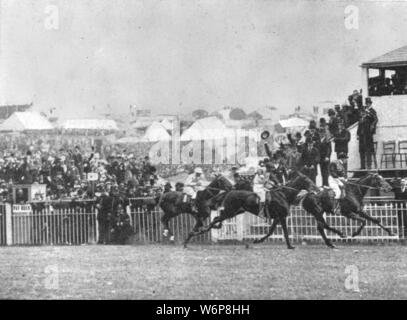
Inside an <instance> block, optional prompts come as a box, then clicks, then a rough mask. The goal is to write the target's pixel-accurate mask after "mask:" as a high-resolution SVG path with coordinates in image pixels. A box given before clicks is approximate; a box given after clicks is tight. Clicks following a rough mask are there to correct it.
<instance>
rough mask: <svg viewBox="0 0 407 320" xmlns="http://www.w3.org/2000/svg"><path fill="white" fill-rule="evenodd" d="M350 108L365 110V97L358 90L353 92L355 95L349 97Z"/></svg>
mask: <svg viewBox="0 0 407 320" xmlns="http://www.w3.org/2000/svg"><path fill="white" fill-rule="evenodd" d="M348 101H349V104H350V106H351V107H352V108H353V109H358V110H360V109H362V108H363V97H362V92H361V91H358V90H353V93H352V94H351V95H350V96H349V97H348Z"/></svg>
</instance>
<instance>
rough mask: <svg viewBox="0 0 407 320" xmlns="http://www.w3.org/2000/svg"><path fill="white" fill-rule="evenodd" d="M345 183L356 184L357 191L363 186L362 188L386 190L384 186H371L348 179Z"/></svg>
mask: <svg viewBox="0 0 407 320" xmlns="http://www.w3.org/2000/svg"><path fill="white" fill-rule="evenodd" d="M346 183H347V184H351V185H354V186H358V188H359V191H360V187H364V188H368V189H374V190H383V191H386V190H385V189H384V188H382V187H372V186H368V185H366V184H360V183H356V182H350V181H346Z"/></svg>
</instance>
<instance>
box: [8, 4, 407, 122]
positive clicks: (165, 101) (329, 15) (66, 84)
mask: <svg viewBox="0 0 407 320" xmlns="http://www.w3.org/2000/svg"><path fill="white" fill-rule="evenodd" d="M0 1H1V3H2V7H1V17H0V22H1V38H0V44H1V48H0V49H1V60H0V67H1V72H0V77H1V78H0V80H1V81H0V90H1V91H0V100H1V102H2V103H10V104H13V103H23V102H30V101H33V102H34V104H35V105H36V106H37V108H38V109H42V110H47V109H49V108H51V107H56V108H57V109H58V110H59V111H60V113H62V114H63V115H65V116H67V115H69V116H80V115H85V114H87V112H88V111H89V110H91V108H92V106H93V105H95V106H96V107H98V108H99V109H100V108H105V107H106V105H108V104H110V106H111V108H114V109H116V110H118V111H119V112H125V111H127V110H128V107H129V105H130V104H135V105H137V106H139V107H145V108H151V109H152V110H153V112H155V113H177V112H185V111H192V110H194V109H196V108H206V109H208V110H210V111H212V110H216V109H218V108H221V107H222V106H225V105H229V106H236V107H243V108H245V109H246V110H254V109H256V108H257V107H261V106H264V105H274V106H276V107H277V108H278V109H279V110H280V111H281V112H285V111H284V110H285V108H288V111H292V110H293V109H294V107H295V106H297V105H303V106H310V105H312V104H316V103H318V102H319V101H323V100H336V101H343V100H344V99H345V98H346V96H347V95H348V94H349V93H350V92H351V91H352V90H353V89H354V88H358V89H359V88H361V79H362V77H361V70H360V67H359V65H360V64H361V63H362V62H364V61H366V60H369V59H371V58H374V57H376V56H378V55H380V54H383V53H385V52H387V51H389V50H392V49H395V48H398V47H401V46H403V45H406V44H407V33H406V32H405V31H406V30H407V3H405V2H404V3H403V2H372V1H363V2H358V1H352V2H349V1H324V2H323V1H261V0H258V1H234V0H224V1H191V0H185V1H178V0H171V1H154V0H148V1H147V0H146V1H137V0H116V1H115V0H108V1H105V0H69V1H68V0H63V1H62V0H52V1H51V0H48V1H43V0H32V1H29V0H15V1H11V0H0ZM349 4H353V5H356V6H357V7H358V8H359V29H358V30H347V29H346V28H345V25H344V18H345V16H346V14H345V12H344V10H345V7H346V6H347V5H349ZM49 5H55V6H56V8H57V9H58V14H59V23H58V27H57V29H56V30H55V29H49V28H47V26H49V24H47V23H48V22H49V18H50V14H51V13H50V12H49V11H46V10H49V9H46V8H47V6H49ZM48 8H49V7H48ZM47 12H48V13H47ZM47 19H48V20H47ZM53 26H55V25H53Z"/></svg>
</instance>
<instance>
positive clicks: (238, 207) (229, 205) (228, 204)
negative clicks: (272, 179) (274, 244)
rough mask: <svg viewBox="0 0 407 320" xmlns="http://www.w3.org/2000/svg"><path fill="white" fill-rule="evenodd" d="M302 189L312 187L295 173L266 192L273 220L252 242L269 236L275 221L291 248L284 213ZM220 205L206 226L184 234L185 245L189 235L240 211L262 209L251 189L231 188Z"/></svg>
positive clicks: (256, 213)
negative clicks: (217, 211)
mask: <svg viewBox="0 0 407 320" xmlns="http://www.w3.org/2000/svg"><path fill="white" fill-rule="evenodd" d="M304 189H305V190H307V191H316V186H315V184H314V183H313V182H312V181H311V179H309V178H308V177H307V176H305V175H303V174H301V173H297V175H296V176H295V177H294V178H293V179H292V180H290V181H289V182H288V183H287V184H286V185H283V186H280V187H277V188H275V189H272V190H270V191H269V195H268V196H267V197H266V198H267V199H266V204H265V206H267V210H266V211H267V218H270V219H273V223H272V225H271V227H270V230H269V232H268V234H267V235H266V236H264V237H263V238H261V239H259V240H256V241H255V242H254V243H260V242H263V241H264V240H266V239H267V238H268V237H270V236H271V235H272V234H273V232H274V230H275V228H276V227H277V224H278V223H280V224H281V226H282V228H283V232H284V238H285V241H286V243H287V247H288V249H294V247H293V246H292V245H291V244H290V239H289V236H288V229H287V216H288V215H289V214H290V205H291V204H293V203H294V202H295V200H296V198H297V196H298V194H299V192H300V191H301V190H304ZM223 207H224V208H223V210H222V211H221V212H220V215H219V216H217V217H215V218H214V219H213V220H212V222H211V223H210V224H209V225H208V226H207V227H205V228H202V229H201V230H199V231H195V230H194V231H192V232H191V233H190V234H189V235H188V238H187V239H186V240H185V242H184V246H185V247H186V246H187V244H188V242H189V240H190V239H191V238H192V237H194V236H197V235H200V234H202V233H205V232H208V231H209V230H211V229H212V228H216V229H219V228H221V227H222V222H223V221H225V220H227V219H230V218H233V217H235V216H237V215H239V214H242V213H244V212H249V213H252V214H254V215H256V216H259V215H260V214H261V212H262V210H261V205H260V197H259V196H258V195H257V194H256V193H254V192H250V191H245V190H232V191H230V192H229V193H228V194H226V196H225V199H224V201H223Z"/></svg>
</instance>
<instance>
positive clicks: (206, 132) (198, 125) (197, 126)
mask: <svg viewBox="0 0 407 320" xmlns="http://www.w3.org/2000/svg"><path fill="white" fill-rule="evenodd" d="M234 136H235V130H233V129H230V128H227V127H226V126H225V124H224V123H223V122H222V121H221V120H220V119H219V118H217V117H208V118H203V119H199V120H197V121H195V122H194V123H193V124H192V126H190V127H189V128H188V129H187V130H185V131H184V133H183V134H182V135H181V141H191V140H216V139H223V138H228V137H234Z"/></svg>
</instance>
